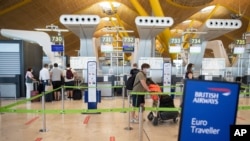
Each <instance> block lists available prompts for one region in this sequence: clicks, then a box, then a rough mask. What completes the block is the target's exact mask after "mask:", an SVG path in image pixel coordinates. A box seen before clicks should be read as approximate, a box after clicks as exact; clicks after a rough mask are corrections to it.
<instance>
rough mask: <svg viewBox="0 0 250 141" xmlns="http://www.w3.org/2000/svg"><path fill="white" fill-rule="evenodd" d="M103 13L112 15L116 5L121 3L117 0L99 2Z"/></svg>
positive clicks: (115, 10) (114, 12)
mask: <svg viewBox="0 0 250 141" xmlns="http://www.w3.org/2000/svg"><path fill="white" fill-rule="evenodd" d="M99 5H100V6H101V7H102V11H103V13H106V14H107V15H114V14H116V13H117V9H118V7H119V6H120V5H121V4H120V3H119V2H107V1H106V2H100V4H99Z"/></svg>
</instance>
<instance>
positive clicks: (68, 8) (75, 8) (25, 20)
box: [0, 0, 250, 56]
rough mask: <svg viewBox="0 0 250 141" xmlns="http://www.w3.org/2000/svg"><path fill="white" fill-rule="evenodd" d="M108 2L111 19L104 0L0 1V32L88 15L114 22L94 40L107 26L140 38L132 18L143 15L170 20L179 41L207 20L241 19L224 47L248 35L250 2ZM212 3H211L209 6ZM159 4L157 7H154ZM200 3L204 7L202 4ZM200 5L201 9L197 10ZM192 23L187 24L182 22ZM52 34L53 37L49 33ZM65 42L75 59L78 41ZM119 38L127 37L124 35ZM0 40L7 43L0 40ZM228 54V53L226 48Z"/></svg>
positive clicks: (107, 23) (72, 38) (98, 30)
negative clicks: (115, 4) (66, 16)
mask: <svg viewBox="0 0 250 141" xmlns="http://www.w3.org/2000/svg"><path fill="white" fill-rule="evenodd" d="M107 1H108V2H113V1H116V2H119V3H121V5H120V7H119V8H118V10H117V13H116V14H114V15H107V14H105V13H103V11H102V9H101V7H100V5H99V3H100V2H103V0H88V1H86V0H63V1H62V0H53V1H52V0H8V1H6V0H0V28H1V29H4V28H6V29H21V30H34V28H45V26H46V25H50V24H54V25H58V26H59V28H65V27H64V26H63V25H62V24H60V22H59V17H60V16H61V15H63V14H88V15H89V14H91V15H99V16H100V17H101V18H103V17H115V18H117V20H116V21H105V20H101V22H100V24H99V25H98V26H97V28H96V32H95V33H94V35H93V36H94V37H96V38H98V37H100V36H102V35H104V34H106V33H104V32H101V29H102V28H104V27H106V26H122V27H124V29H126V30H134V31H135V32H134V33H128V35H131V36H135V37H139V36H138V32H137V29H136V25H135V18H136V17H137V16H142V15H145V14H146V15H159V14H161V13H163V16H167V17H172V18H173V19H174V25H173V26H172V27H171V28H170V30H171V32H170V35H169V36H170V37H179V36H180V35H181V34H180V31H184V30H186V29H187V28H199V27H200V26H201V25H202V24H203V23H204V22H205V21H206V20H208V19H230V18H232V17H233V16H235V15H237V14H238V15H240V20H241V21H242V23H243V25H242V27H241V28H240V29H238V30H235V31H233V32H230V33H228V34H225V35H223V36H221V37H219V38H217V39H219V40H222V41H223V43H224V46H225V47H227V46H228V45H229V44H230V43H231V42H233V40H234V39H238V38H241V37H242V34H243V33H245V32H247V31H248V32H249V31H250V26H249V25H250V24H249V20H250V8H249V3H250V1H249V0H188V1H187V0H137V1H136V2H137V3H136V4H137V5H136V4H135V3H134V2H135V1H134V0H107ZM210 1H211V2H210ZM155 2H159V5H160V7H156V10H157V11H155V9H154V8H155V7H154V8H152V5H153V6H157V4H158V3H155ZM201 2H203V3H201ZM197 5H201V6H197ZM210 5H215V6H216V8H215V10H213V11H212V12H208V13H206V12H200V10H201V9H203V8H205V7H207V6H210ZM186 20H191V22H190V23H183V21H186ZM50 34H53V33H50ZM63 35H64V39H65V54H66V55H68V56H76V55H77V52H76V51H75V50H79V46H80V42H79V38H78V37H77V36H76V35H74V34H73V33H72V32H67V33H63ZM120 35H121V36H126V35H125V34H124V33H122V34H120ZM165 36H166V35H162V36H161V39H162V40H159V41H160V42H161V44H162V46H163V47H164V49H162V50H161V52H162V55H163V56H169V54H168V53H167V47H166V45H164V42H166V41H165V40H164V38H166V37H165ZM0 39H6V38H4V37H1V36H0ZM226 49H227V50H228V51H229V49H228V48H226Z"/></svg>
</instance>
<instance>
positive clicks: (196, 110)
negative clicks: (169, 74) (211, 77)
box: [178, 80, 240, 141]
mask: <svg viewBox="0 0 250 141" xmlns="http://www.w3.org/2000/svg"><path fill="white" fill-rule="evenodd" d="M239 89H240V85H239V84H238V83H229V82H219V81H201V80H186V81H185V84H184V95H183V96H184V97H183V108H182V112H181V124H180V128H179V137H178V141H201V140H202V141H229V138H230V125H233V124H235V121H236V114H237V107H238V96H239Z"/></svg>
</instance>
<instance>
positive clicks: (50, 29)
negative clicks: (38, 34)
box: [35, 24, 69, 32]
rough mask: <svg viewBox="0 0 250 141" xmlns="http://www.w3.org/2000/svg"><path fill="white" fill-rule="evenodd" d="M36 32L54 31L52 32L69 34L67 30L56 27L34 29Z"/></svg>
mask: <svg viewBox="0 0 250 141" xmlns="http://www.w3.org/2000/svg"><path fill="white" fill-rule="evenodd" d="M35 30H36V31H54V32H69V30H68V29H60V28H59V27H58V26H56V25H53V24H51V25H46V27H45V28H35Z"/></svg>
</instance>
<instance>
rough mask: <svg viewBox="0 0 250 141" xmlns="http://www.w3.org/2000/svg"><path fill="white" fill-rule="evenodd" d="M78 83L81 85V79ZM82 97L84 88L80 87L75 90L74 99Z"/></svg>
mask: <svg viewBox="0 0 250 141" xmlns="http://www.w3.org/2000/svg"><path fill="white" fill-rule="evenodd" d="M76 85H77V86H78V87H79V86H80V80H77V81H76ZM81 99H82V90H81V89H80V88H78V89H74V90H73V100H81Z"/></svg>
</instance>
